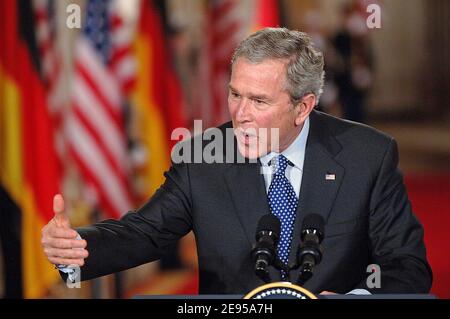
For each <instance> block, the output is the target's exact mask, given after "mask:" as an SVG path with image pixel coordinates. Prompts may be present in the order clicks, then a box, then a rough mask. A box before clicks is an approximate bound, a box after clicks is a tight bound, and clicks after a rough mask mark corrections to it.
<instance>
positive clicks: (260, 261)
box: [252, 214, 281, 283]
mask: <svg viewBox="0 0 450 319" xmlns="http://www.w3.org/2000/svg"><path fill="white" fill-rule="evenodd" d="M280 230H281V223H280V220H279V219H278V218H277V217H276V216H274V215H272V214H267V215H264V216H263V217H261V219H260V220H259V223H258V228H257V229H256V244H255V245H254V247H253V249H252V260H253V261H254V263H255V273H256V275H257V276H258V277H259V278H261V279H262V280H263V281H264V282H266V283H269V282H270V281H271V279H270V275H269V269H268V268H269V266H270V265H272V264H273V263H274V261H275V260H276V247H277V243H278V238H279V236H280Z"/></svg>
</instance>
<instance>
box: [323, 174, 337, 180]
mask: <svg viewBox="0 0 450 319" xmlns="http://www.w3.org/2000/svg"><path fill="white" fill-rule="evenodd" d="M325 180H326V181H334V180H336V175H335V174H329V173H327V174H325Z"/></svg>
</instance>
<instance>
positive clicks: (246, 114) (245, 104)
mask: <svg viewBox="0 0 450 319" xmlns="http://www.w3.org/2000/svg"><path fill="white" fill-rule="evenodd" d="M250 103H251V101H250V100H249V99H247V98H243V99H241V101H240V102H239V105H238V111H237V114H236V119H237V120H238V121H239V122H244V121H248V120H250V119H251V105H250Z"/></svg>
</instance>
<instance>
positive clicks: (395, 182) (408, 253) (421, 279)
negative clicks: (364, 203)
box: [356, 139, 432, 293]
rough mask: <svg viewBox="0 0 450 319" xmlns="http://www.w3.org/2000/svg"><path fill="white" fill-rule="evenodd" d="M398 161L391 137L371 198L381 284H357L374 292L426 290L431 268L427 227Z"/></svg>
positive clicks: (371, 235)
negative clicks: (425, 235) (425, 237)
mask: <svg viewBox="0 0 450 319" xmlns="http://www.w3.org/2000/svg"><path fill="white" fill-rule="evenodd" d="M397 165H398V148H397V143H396V142H395V140H393V139H391V141H390V143H389V145H388V148H387V151H386V153H385V156H384V159H383V161H382V164H381V167H380V170H379V173H378V177H377V179H376V182H375V186H374V188H373V191H372V195H371V200H370V216H369V243H370V251H371V260H372V262H373V263H374V264H377V265H379V266H380V270H381V287H380V288H371V287H368V286H367V283H366V280H364V282H361V283H360V284H359V285H358V287H356V288H363V289H367V290H369V291H370V292H371V293H427V292H428V291H429V290H430V288H431V283H432V272H431V268H430V266H429V265H428V262H427V259H426V251H425V245H424V241H423V232H424V231H423V227H422V225H421V224H420V222H419V221H418V219H417V218H416V217H415V216H414V214H413V212H412V209H411V203H410V202H409V199H408V195H407V192H406V188H405V185H404V183H403V177H402V174H401V173H400V171H399V170H398V166H397ZM368 275H369V274H368Z"/></svg>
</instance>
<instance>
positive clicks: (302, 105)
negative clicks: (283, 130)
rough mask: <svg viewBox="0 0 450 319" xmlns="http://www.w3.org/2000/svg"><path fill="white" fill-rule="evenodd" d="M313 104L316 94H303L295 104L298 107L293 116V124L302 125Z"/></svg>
mask: <svg viewBox="0 0 450 319" xmlns="http://www.w3.org/2000/svg"><path fill="white" fill-rule="evenodd" d="M315 105H316V96H315V95H314V94H312V93H310V94H306V95H305V96H303V98H302V99H301V100H300V101H299V102H298V104H297V105H296V107H298V114H297V117H296V118H295V125H302V124H303V122H305V120H306V118H307V117H308V116H309V114H310V113H311V112H312V110H313V109H314V106H315Z"/></svg>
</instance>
